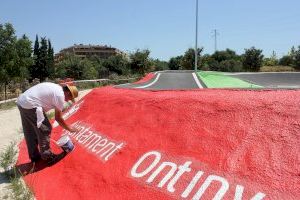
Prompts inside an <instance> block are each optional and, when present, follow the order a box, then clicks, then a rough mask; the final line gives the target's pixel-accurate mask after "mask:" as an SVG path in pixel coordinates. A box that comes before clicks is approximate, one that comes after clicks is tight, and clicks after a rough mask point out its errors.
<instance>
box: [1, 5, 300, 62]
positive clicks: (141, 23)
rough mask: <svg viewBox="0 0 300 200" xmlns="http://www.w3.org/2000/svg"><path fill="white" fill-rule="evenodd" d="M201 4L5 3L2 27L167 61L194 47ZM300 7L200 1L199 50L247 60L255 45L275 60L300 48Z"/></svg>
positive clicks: (59, 44) (57, 43) (58, 45)
mask: <svg viewBox="0 0 300 200" xmlns="http://www.w3.org/2000/svg"><path fill="white" fill-rule="evenodd" d="M195 1H196V0H147V1H146V0H126V1H124V0H123V1H122V0H86V1H79V0H51V1H40V0H39V1H38V0H26V1H21V0H6V1H4V0H2V1H1V3H0V23H5V22H10V23H12V24H13V25H14V27H15V29H16V31H17V35H18V36H20V35H22V34H24V33H25V34H26V35H27V36H29V38H30V39H31V40H33V41H34V39H35V35H36V34H38V35H39V36H46V37H47V38H50V39H51V41H52V44H53V46H54V48H55V49H54V50H55V52H58V51H59V50H60V49H62V48H65V47H68V46H71V45H73V44H75V43H76V44H80V43H82V44H100V45H104V44H106V45H111V46H114V47H117V48H119V49H121V50H123V51H126V52H132V51H135V50H136V49H145V48H148V49H149V50H150V51H151V57H153V58H159V59H163V60H168V59H169V58H170V57H173V56H178V55H181V54H183V53H184V52H185V50H186V49H188V48H189V47H194V43H195ZM299 8H300V1H299V0H284V1H283V0H251V1H250V0H226V1H225V0H223V1H221V0H199V35H198V40H199V46H203V47H204V49H205V53H212V52H213V51H214V39H213V37H212V35H213V34H212V30H214V29H217V30H218V32H219V34H220V35H219V36H218V49H219V50H223V49H226V48H231V49H233V50H235V51H237V52H238V53H243V52H244V49H245V48H250V47H251V46H255V47H257V48H260V49H263V51H264V52H263V53H264V54H265V55H266V56H269V55H270V54H271V53H272V51H273V50H274V51H275V52H276V53H277V55H278V56H282V55H283V54H285V53H287V52H288V51H289V49H290V48H291V47H292V46H293V45H295V46H298V45H300V11H299Z"/></svg>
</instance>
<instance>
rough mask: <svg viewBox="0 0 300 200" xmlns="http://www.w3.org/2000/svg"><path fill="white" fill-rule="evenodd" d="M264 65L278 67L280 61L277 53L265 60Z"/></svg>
mask: <svg viewBox="0 0 300 200" xmlns="http://www.w3.org/2000/svg"><path fill="white" fill-rule="evenodd" d="M263 65H264V66H276V65H278V59H277V56H276V53H275V51H273V52H272V55H271V57H270V58H265V59H264V60H263Z"/></svg>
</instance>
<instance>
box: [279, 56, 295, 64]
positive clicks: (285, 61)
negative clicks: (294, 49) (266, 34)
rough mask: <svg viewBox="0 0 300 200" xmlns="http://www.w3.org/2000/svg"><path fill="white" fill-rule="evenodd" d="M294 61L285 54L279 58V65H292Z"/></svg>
mask: <svg viewBox="0 0 300 200" xmlns="http://www.w3.org/2000/svg"><path fill="white" fill-rule="evenodd" d="M293 63H294V60H293V58H292V57H291V56H290V55H285V56H283V57H282V58H280V60H279V65H282V66H292V65H293Z"/></svg>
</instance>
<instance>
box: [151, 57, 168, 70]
mask: <svg viewBox="0 0 300 200" xmlns="http://www.w3.org/2000/svg"><path fill="white" fill-rule="evenodd" d="M151 63H152V65H153V66H154V70H155V71H163V70H167V69H169V65H168V62H166V61H161V60H159V59H152V61H151Z"/></svg>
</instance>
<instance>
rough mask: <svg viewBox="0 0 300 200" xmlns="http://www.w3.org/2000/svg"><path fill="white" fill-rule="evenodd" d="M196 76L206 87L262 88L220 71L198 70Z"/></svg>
mask: <svg viewBox="0 0 300 200" xmlns="http://www.w3.org/2000/svg"><path fill="white" fill-rule="evenodd" d="M198 76H199V77H200V78H201V80H202V81H203V82H204V83H205V85H206V86H207V87H208V88H262V86H259V85H255V84H252V83H248V82H246V81H243V80H241V79H238V78H233V77H230V76H226V75H224V73H222V72H205V71H202V72H198Z"/></svg>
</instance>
